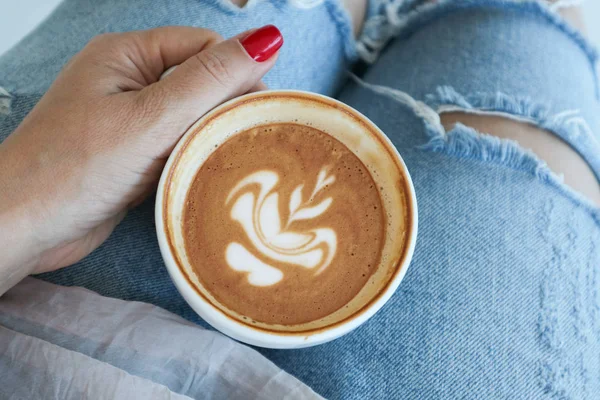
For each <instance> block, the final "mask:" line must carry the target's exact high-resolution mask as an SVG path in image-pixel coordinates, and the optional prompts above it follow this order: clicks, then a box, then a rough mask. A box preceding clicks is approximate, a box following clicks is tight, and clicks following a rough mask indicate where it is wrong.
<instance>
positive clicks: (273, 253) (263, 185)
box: [225, 168, 337, 286]
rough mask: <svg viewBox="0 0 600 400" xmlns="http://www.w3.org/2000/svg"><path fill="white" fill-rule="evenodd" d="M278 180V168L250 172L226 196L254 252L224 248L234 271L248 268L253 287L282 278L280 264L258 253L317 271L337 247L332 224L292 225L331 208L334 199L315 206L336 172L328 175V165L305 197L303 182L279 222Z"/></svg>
mask: <svg viewBox="0 0 600 400" xmlns="http://www.w3.org/2000/svg"><path fill="white" fill-rule="evenodd" d="M278 182H279V174H277V172H275V171H271V170H262V171H258V172H255V173H252V174H250V175H248V176H247V177H245V178H244V179H242V180H241V181H239V182H238V183H237V184H236V185H235V187H234V188H233V189H232V190H231V191H230V192H229V195H228V196H227V200H226V205H227V206H229V205H230V204H231V203H233V204H232V205H231V213H230V216H231V218H232V219H233V220H234V221H237V222H238V223H239V224H240V225H241V226H242V228H243V230H244V232H245V233H246V236H247V238H248V240H249V241H250V243H252V246H253V247H254V248H253V249H252V251H251V250H248V249H247V248H246V247H245V246H244V245H242V244H241V243H238V242H236V241H232V242H230V243H229V244H228V246H227V248H226V251H225V259H226V261H227V264H228V265H229V267H231V268H232V269H234V270H236V271H240V272H247V273H248V282H249V283H250V284H251V285H254V286H270V285H274V284H276V283H278V282H279V281H281V280H282V279H283V278H284V274H283V272H282V271H281V270H280V269H279V268H277V267H276V266H273V265H271V264H269V262H264V261H263V260H261V259H260V258H259V257H262V258H266V259H269V260H275V261H278V262H281V263H285V264H292V265H296V266H299V267H303V268H307V269H314V270H315V274H316V275H318V274H320V273H321V272H323V271H324V270H325V269H326V268H327V267H328V266H329V265H330V264H331V261H332V260H333V258H334V256H335V252H336V248H337V235H336V233H335V231H334V230H333V229H332V228H329V227H317V228H314V229H310V230H307V231H301V232H297V231H293V230H291V229H290V225H291V224H292V222H294V221H299V220H310V219H315V218H317V217H319V216H320V215H322V214H323V213H325V212H326V211H327V210H328V209H329V208H330V207H331V205H332V203H333V198H331V197H327V198H325V199H324V200H321V201H320V202H319V203H318V204H316V205H312V204H313V200H314V198H315V197H316V196H317V195H318V194H319V193H320V192H322V191H323V190H325V189H326V188H327V187H328V186H329V185H331V184H333V183H334V182H335V176H334V175H328V173H327V168H323V169H321V171H320V172H319V174H318V176H317V182H316V184H315V187H314V189H313V191H312V193H311V195H310V197H308V198H307V199H303V196H302V191H303V188H304V184H299V185H298V186H297V187H296V188H295V189H294V191H293V192H292V195H291V196H290V199H289V202H288V207H289V217H288V219H287V221H282V220H281V214H280V210H279V193H278V192H277V191H275V190H274V189H275V188H276V186H277V184H278ZM256 187H258V189H259V190H258V195H256V193H255V192H256V190H255V189H256ZM316 223H318V221H316ZM257 256H258V257H257Z"/></svg>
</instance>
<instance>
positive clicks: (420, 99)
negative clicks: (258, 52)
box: [266, 1, 600, 399]
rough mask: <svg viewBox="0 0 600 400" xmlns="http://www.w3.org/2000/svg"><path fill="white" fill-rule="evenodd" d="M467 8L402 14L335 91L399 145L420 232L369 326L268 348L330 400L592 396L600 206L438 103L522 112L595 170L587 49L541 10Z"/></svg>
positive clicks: (599, 303)
mask: <svg viewBox="0 0 600 400" xmlns="http://www.w3.org/2000/svg"><path fill="white" fill-rule="evenodd" d="M476 3H477V2H462V1H454V2H441V5H440V6H439V7H433V8H431V9H428V10H426V11H425V12H423V13H421V14H418V15H414V16H413V17H414V19H407V20H405V21H404V23H405V25H403V26H404V30H402V31H401V32H400V37H399V39H397V40H395V41H394V42H393V43H392V45H391V46H390V47H389V48H388V49H386V51H385V52H384V54H383V55H382V57H381V59H380V60H379V62H378V63H377V64H376V65H375V66H373V67H372V68H371V69H370V70H369V71H368V72H367V74H366V75H365V77H364V80H365V82H363V83H361V84H353V85H349V86H348V87H347V88H346V89H345V90H344V91H343V92H342V94H341V96H340V98H341V99H342V100H343V101H345V102H347V103H348V104H350V105H352V106H354V107H356V108H357V109H358V110H360V111H362V112H363V113H365V114H366V115H367V116H368V117H369V118H371V119H372V120H373V121H374V122H375V123H376V124H378V125H379V127H380V128H381V129H382V130H383V131H384V132H385V133H386V134H387V135H388V136H389V137H390V138H391V140H392V141H393V143H394V144H395V145H396V146H397V148H398V150H399V152H400V154H401V155H402V156H403V158H404V160H405V161H406V164H407V166H408V169H409V171H410V172H411V175H412V178H413V181H414V184H415V188H416V193H417V199H418V203H419V214H420V215H419V225H420V226H419V237H418V239H417V248H416V251H415V255H414V259H413V262H412V264H411V266H410V267H409V269H408V272H407V275H406V277H405V279H404V281H403V282H402V284H401V285H400V288H399V289H398V292H397V293H396V294H395V295H394V296H393V297H392V299H391V300H390V302H389V303H388V304H387V305H386V306H385V307H384V308H383V309H382V310H381V311H380V312H379V313H378V314H376V315H375V316H374V317H373V318H372V319H371V320H370V321H369V322H367V323H366V324H365V325H363V326H361V327H360V328H358V329H357V330H356V331H355V332H353V333H352V334H350V335H347V336H346V337H344V338H341V339H339V340H337V341H335V342H332V343H329V344H325V345H322V346H319V347H317V348H311V349H307V350H301V351H296V352H281V351H266V353H267V354H268V355H269V356H270V357H271V358H272V359H274V360H275V361H276V362H277V363H279V364H280V365H281V366H282V367H283V368H285V369H286V370H288V371H290V372H292V373H294V374H296V375H297V376H299V377H300V378H302V379H304V380H305V381H306V382H307V383H309V384H312V385H313V387H314V389H315V390H317V391H318V392H320V393H322V394H324V395H325V396H327V397H330V398H344V399H347V398H423V399H424V398H427V399H429V398H431V399H439V398H452V399H453V398H527V399H529V398H594V397H595V396H596V395H594V393H598V392H599V391H600V386H599V380H598V377H600V359H599V358H598V356H597V355H598V354H599V352H600V296H599V295H598V289H597V288H598V282H599V280H598V279H599V277H600V212H599V209H598V208H597V207H596V206H595V205H594V204H592V203H591V202H589V201H588V200H587V199H586V198H584V197H583V196H581V195H579V194H578V193H576V192H574V191H573V190H571V189H570V188H569V187H567V186H565V185H564V183H562V182H561V181H560V179H559V178H558V177H557V176H556V175H555V174H554V173H553V172H552V171H551V170H550V169H549V168H548V167H547V166H546V164H545V163H544V162H543V161H542V160H540V158H539V157H538V156H536V155H535V154H534V153H532V152H530V151H527V150H525V149H524V148H523V147H521V146H520V145H518V144H517V143H516V142H513V141H509V140H506V139H501V138H497V137H493V136H490V135H485V134H483V133H481V132H480V131H478V130H476V129H474V128H473V127H468V126H466V125H456V126H453V127H451V128H449V130H448V131H447V130H446V129H445V128H444V126H443V125H442V124H441V122H440V117H439V113H440V112H441V111H442V110H444V108H443V107H444V106H447V107H448V108H447V109H457V108H460V109H462V110H466V111H468V112H473V113H474V112H478V111H486V112H492V113H494V115H496V114H497V115H501V116H502V117H504V118H509V119H510V118H512V119H514V120H516V121H523V120H525V121H527V123H528V124H531V125H534V126H538V127H543V129H545V130H547V131H548V132H550V133H551V134H553V135H555V136H557V137H560V138H561V140H564V141H567V143H569V144H570V145H571V146H572V147H573V148H576V149H577V151H578V152H579V154H581V156H582V158H583V159H584V160H586V162H587V163H588V165H590V166H591V167H592V169H593V170H594V171H597V164H596V162H597V160H595V158H594V154H595V155H597V154H599V153H598V152H597V138H598V136H597V135H598V132H599V130H598V116H597V113H595V112H594V110H597V107H598V103H597V99H596V93H595V87H596V86H595V84H596V83H595V76H594V74H593V72H592V71H593V70H592V69H591V66H592V64H591V58H590V56H591V53H589V52H588V51H587V50H589V49H588V48H587V47H586V46H585V42H582V41H581V38H580V37H579V36H578V35H576V34H575V32H574V31H571V30H569V29H568V28H566V27H565V26H564V25H561V24H560V23H559V22H560V21H559V20H558V19H557V18H556V16H555V15H554V14H551V13H549V12H547V11H545V10H544V9H542V8H541V7H538V5H537V4H533V5H532V4H529V3H523V4H516V3H514V4H512V3H510V2H494V1H486V2H480V5H479V6H477V5H476ZM500 4H502V5H501V6H500ZM467 5H468V7H467ZM411 21H412V22H411ZM548 42H549V43H550V44H551V45H549V43H548ZM566 87H568V88H569V90H568V91H565V88H566ZM569 110H571V111H572V110H579V114H577V116H576V117H573V119H570V118H569V117H568V115H569V114H568V113H566V114H565V111H569ZM571 116H573V115H572V114H571ZM594 146H595V147H594ZM586 148H588V149H590V150H591V151H587V150H586ZM594 152H595V153H594ZM596 173H597V172H596Z"/></svg>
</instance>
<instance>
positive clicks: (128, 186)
mask: <svg viewBox="0 0 600 400" xmlns="http://www.w3.org/2000/svg"><path fill="white" fill-rule="evenodd" d="M282 42H283V41H282V38H281V35H280V33H279V31H278V30H277V29H276V28H275V27H273V26H267V27H264V28H261V29H259V30H256V31H252V32H247V33H245V34H242V35H239V36H238V37H235V38H232V39H229V40H226V41H222V39H221V38H220V37H219V36H218V35H217V34H216V33H214V32H211V31H208V30H204V29H199V28H188V27H164V28H158V29H153V30H149V31H141V32H130V33H122V34H107V35H102V36H99V37H97V38H95V39H93V40H92V41H91V42H90V43H89V44H88V45H87V46H86V47H85V48H84V49H83V50H82V51H81V52H80V53H79V54H77V55H76V56H75V57H74V58H73V59H72V60H71V61H70V62H69V63H68V64H67V65H66V66H65V67H64V69H63V71H62V72H61V73H60V75H59V76H58V78H57V79H56V81H55V82H54V84H53V85H52V86H51V87H50V89H49V90H48V92H47V93H46V94H45V95H44V97H42V99H41V100H40V102H39V103H38V104H37V105H36V106H35V108H34V109H33V110H32V111H31V113H30V114H29V115H28V116H27V117H26V118H25V120H24V121H23V122H22V124H21V125H20V126H19V127H18V128H17V129H16V131H15V132H14V133H13V134H12V135H11V136H10V137H9V138H8V139H7V140H6V141H5V142H4V143H3V144H2V145H1V146H0V238H2V243H1V244H0V245H1V246H3V248H2V250H1V252H0V253H2V254H1V255H0V294H2V293H3V292H4V291H6V290H7V289H8V288H9V287H10V286H12V285H14V284H15V283H16V282H18V280H20V279H22V278H23V277H24V276H26V275H28V274H30V273H39V272H44V271H50V270H53V269H57V268H60V267H64V266H67V265H70V264H73V263H75V262H77V261H78V260H80V259H81V258H83V257H85V256H86V255H87V254H89V253H90V252H91V251H92V250H94V249H95V248H96V247H98V246H99V245H100V244H101V243H102V242H103V241H104V240H105V239H106V238H107V237H108V236H109V234H110V233H111V232H112V230H113V229H114V227H115V226H116V225H117V224H118V223H119V222H120V221H121V219H122V218H123V217H124V215H125V213H126V212H127V209H128V208H130V207H132V206H134V205H136V204H138V203H139V202H141V200H142V199H143V198H144V197H145V196H146V195H147V194H149V193H151V192H152V191H153V190H154V189H155V186H156V182H157V179H158V177H159V175H160V172H161V170H162V167H163V165H164V162H165V161H166V158H167V157H168V156H169V154H170V152H171V150H172V149H173V147H174V145H175V144H176V142H177V140H178V139H179V138H180V137H181V135H182V134H183V133H184V132H185V131H186V129H187V128H188V127H189V126H190V125H191V124H193V123H194V122H195V121H196V120H197V119H198V118H199V117H201V116H202V115H203V114H205V113H206V112H207V111H209V110H210V109H212V108H214V107H215V106H217V105H219V104H220V103H222V102H224V101H226V100H228V99H231V98H233V97H235V96H238V95H241V94H244V93H246V92H248V91H251V90H255V89H257V88H260V87H261V85H262V84H261V83H260V79H261V77H262V76H263V75H264V74H265V73H266V72H267V71H268V70H269V69H270V68H271V67H272V66H273V64H274V63H275V59H276V53H277V50H278V49H279V47H280V46H281V44H282ZM173 65H179V67H178V68H177V69H175V70H174V72H173V73H171V74H170V75H168V76H167V77H166V78H165V79H163V80H160V81H159V77H160V76H161V74H162V73H163V72H164V71H165V70H166V69H167V68H169V67H171V66H173ZM5 238H6V240H5Z"/></svg>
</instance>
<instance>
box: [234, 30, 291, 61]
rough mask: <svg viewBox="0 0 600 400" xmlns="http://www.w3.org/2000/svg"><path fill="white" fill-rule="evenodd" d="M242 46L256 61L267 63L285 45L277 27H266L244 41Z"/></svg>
mask: <svg viewBox="0 0 600 400" xmlns="http://www.w3.org/2000/svg"><path fill="white" fill-rule="evenodd" d="M241 43H242V46H244V49H246V52H247V53H248V55H249V56H250V57H252V59H253V60H254V61H258V62H263V61H267V60H268V59H269V58H271V57H272V56H273V54H275V53H276V52H277V50H279V48H280V47H281V45H283V36H281V32H279V29H277V27H276V26H275V25H265V26H263V27H262V28H260V29H258V30H256V31H254V32H252V33H251V34H250V35H249V36H247V37H245V38H244V39H243V40H242V41H241Z"/></svg>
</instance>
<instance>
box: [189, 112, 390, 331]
mask: <svg viewBox="0 0 600 400" xmlns="http://www.w3.org/2000/svg"><path fill="white" fill-rule="evenodd" d="M185 207H186V210H185V213H184V215H183V219H184V239H185V245H186V253H187V256H188V259H189V260H190V264H191V265H192V268H193V270H194V274H195V275H196V276H197V277H198V280H199V281H200V282H202V285H203V286H204V287H206V288H207V290H208V291H209V292H210V293H211V295H212V296H214V297H215V299H217V301H218V302H219V303H221V304H223V305H224V306H226V307H227V308H228V309H231V310H235V311H236V312H237V313H239V314H240V315H243V316H246V317H247V318H250V319H251V320H254V321H258V322H261V323H269V324H284V325H287V324H301V323H305V322H307V321H314V320H316V319H319V318H322V317H324V316H326V315H329V314H331V313H333V312H335V311H336V310H339V309H340V308H341V307H344V305H346V304H347V303H348V302H349V301H350V300H352V299H353V298H354V297H355V296H356V294H357V293H358V292H359V291H360V290H361V289H362V288H363V287H364V286H365V284H366V283H367V282H368V280H369V278H370V277H371V275H372V274H373V272H374V271H375V270H376V269H377V267H378V265H379V263H380V260H381V252H382V247H383V245H384V242H385V225H386V220H385V215H384V213H383V211H384V207H383V205H382V201H381V198H380V195H379V191H378V188H377V185H376V184H375V182H374V181H373V179H372V177H371V175H370V173H369V171H368V169H367V168H366V167H365V165H364V164H363V163H362V162H361V161H360V159H358V157H356V156H355V155H354V154H353V153H352V152H351V151H350V150H349V149H348V148H347V147H346V146H344V145H343V144H342V143H341V142H339V141H337V140H336V139H334V138H333V137H331V136H329V135H328V134H326V133H324V132H322V131H320V130H317V129H315V128H312V127H309V126H302V125H296V124H293V123H286V124H271V125H268V126H261V127H258V128H252V129H250V130H247V131H244V132H241V133H237V134H236V135H234V136H233V137H231V138H229V139H228V140H227V141H225V142H224V143H222V144H220V145H219V146H218V148H216V149H215V150H214V151H213V152H212V153H211V155H210V156H209V157H208V158H207V159H206V161H204V163H203V164H202V166H201V167H200V169H199V171H198V172H197V173H196V175H195V178H194V182H193V184H192V185H191V186H190V189H189V191H188V194H187V196H186V206H185Z"/></svg>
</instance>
